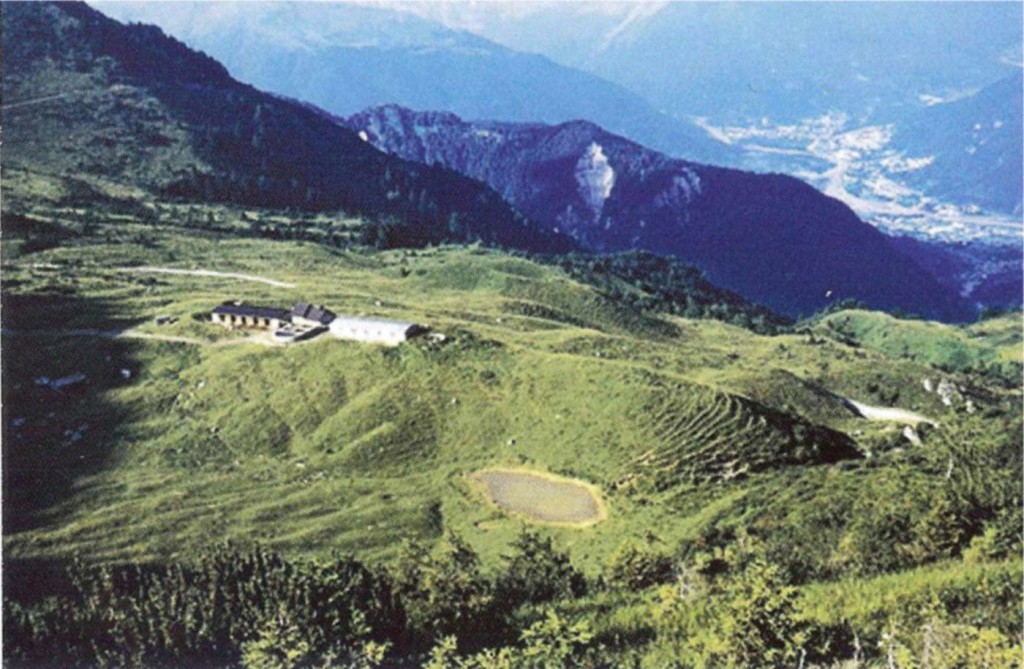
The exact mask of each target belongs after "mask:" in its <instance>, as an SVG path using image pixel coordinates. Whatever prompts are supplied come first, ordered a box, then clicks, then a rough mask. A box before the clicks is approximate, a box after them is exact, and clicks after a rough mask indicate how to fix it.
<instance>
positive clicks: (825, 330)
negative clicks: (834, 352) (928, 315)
mask: <svg viewBox="0 0 1024 669" xmlns="http://www.w3.org/2000/svg"><path fill="white" fill-rule="evenodd" d="M814 331H815V332H817V333H820V334H827V335H830V336H832V337H835V338H838V339H841V340H842V341H845V342H847V343H850V344H853V345H856V346H861V347H864V348H866V349H869V350H872V351H877V352H879V353H882V354H884V355H885V356H887V357H890V358H905V359H909V360H916V361H920V362H923V363H925V364H928V365H931V366H934V367H939V368H941V369H943V370H946V371H949V372H966V371H974V372H980V373H983V374H988V375H991V376H993V377H1001V378H1005V379H1007V380H1008V381H1009V382H1010V383H1016V382H1017V381H1019V380H1020V375H1021V363H1022V362H1024V339H1022V336H1021V334H1022V333H1021V314H1020V313H1019V312H1016V313H1010V314H1007V315H1004V316H999V317H996V318H991V319H988V320H985V321H981V322H979V323H976V324H973V325H968V326H962V327H957V326H951V325H945V324H942V323H934V322H930V321H920V320H906V319H899V318H895V317H893V316H889V315H888V314H882V313H878V312H868V311H859V310H847V311H840V312H838V313H834V314H829V315H827V316H825V317H823V318H820V319H818V320H817V321H816V322H815V324H814Z"/></svg>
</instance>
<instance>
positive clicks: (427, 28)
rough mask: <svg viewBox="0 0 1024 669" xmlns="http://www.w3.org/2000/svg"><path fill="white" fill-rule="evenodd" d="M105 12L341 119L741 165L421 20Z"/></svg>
mask: <svg viewBox="0 0 1024 669" xmlns="http://www.w3.org/2000/svg"><path fill="white" fill-rule="evenodd" d="M94 4H96V6H98V7H100V8H101V9H102V10H103V11H105V12H108V13H109V14H110V15H111V16H113V17H115V18H120V19H122V20H133V21H145V22H147V23H153V24H156V25H159V26H161V27H162V28H163V29H165V30H167V31H168V32H169V33H170V34H172V35H174V36H175V37H177V38H178V39H181V40H182V41H183V42H185V43H186V44H188V45H189V46H191V47H193V48H196V49H202V50H203V51H205V52H206V53H208V54H210V55H212V56H213V57H214V58H217V59H218V60H219V61H221V62H222V63H224V65H225V66H226V67H227V69H228V71H230V72H231V74H232V75H233V76H235V77H237V78H238V79H240V80H242V81H245V82H247V83H250V84H252V85H255V86H258V87H259V88H261V89H263V90H266V91H271V92H274V93H278V94H281V95H286V96H289V97H292V98H295V99H298V100H303V101H306V102H309V103H312V104H315V105H317V106H318V107H321V108H323V109H325V110H327V111H329V112H331V113H334V114H340V115H348V114H352V113H355V112H358V111H360V110H362V109H366V108H367V107H371V106H375V105H380V104H388V103H395V104H400V105H403V106H406V107H411V108H416V109H439V110H447V111H451V112H453V113H456V114H458V115H460V116H462V117H463V118H473V119H492V118H500V119H503V120H508V121H536V122H545V123H559V122H563V121H569V120H574V119H587V120H591V121H593V122H595V123H599V124H600V125H602V126H604V127H606V128H609V129H611V130H612V131H614V132H618V133H620V134H623V135H626V136H628V137H631V138H634V139H636V140H637V141H641V142H644V143H645V144H647V145H650V146H653V147H656V148H657V149H659V150H661V151H664V152H667V153H669V154H671V155H676V156H686V157H689V158H692V159H697V160H704V161H708V162H714V163H719V164H729V163H732V162H735V161H736V160H738V153H737V152H735V150H734V149H732V148H731V147H728V146H726V145H724V144H722V143H720V142H717V141H715V140H713V139H712V138H710V137H709V136H708V135H707V134H706V133H705V132H704V131H703V130H701V129H700V128H699V127H697V126H696V125H694V124H693V123H692V122H690V121H689V120H679V119H675V118H672V117H670V116H668V115H667V114H664V113H661V112H659V111H657V110H655V109H654V108H653V107H651V105H650V104H649V103H648V102H646V101H645V100H644V99H643V98H641V97H640V96H639V95H637V94H636V93H633V92H631V91H629V90H627V89H626V88H624V87H622V86H620V85H617V84H613V83H611V82H609V81H607V80H604V79H601V78H600V77H598V76H595V75H593V74H590V73H587V72H583V71H581V70H577V69H572V68H568V67H564V66H562V65H558V64H557V63H555V62H553V61H551V60H549V59H548V58H546V57H544V56H541V55H538V54H531V53H523V52H520V51H516V50H512V49H509V48H506V47H503V46H501V45H499V44H496V43H494V42H492V41H489V40H486V39H484V38H481V37H478V36H476V35H473V34H471V33H469V32H465V31H456V30H450V29H448V28H445V27H444V26H443V25H441V24H439V23H436V22H434V21H428V20H424V19H421V18H418V17H416V16H413V15H410V14H405V13H401V12H395V11H389V10H386V9H381V8H377V7H367V6H360V5H356V4H352V3H325V2H307V3H302V2H265V3H251V2H214V3H205V2H170V3H162V2H161V3H152V2H109V3H94Z"/></svg>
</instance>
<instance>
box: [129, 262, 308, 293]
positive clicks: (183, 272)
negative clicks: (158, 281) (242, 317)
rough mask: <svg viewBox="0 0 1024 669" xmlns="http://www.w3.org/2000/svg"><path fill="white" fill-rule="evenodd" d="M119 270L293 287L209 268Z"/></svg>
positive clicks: (282, 282)
mask: <svg viewBox="0 0 1024 669" xmlns="http://www.w3.org/2000/svg"><path fill="white" fill-rule="evenodd" d="M118 271H119V272H143V273H146V274H177V275H179V276H204V277H214V278H219V279H237V280H238V281H251V282H252V283H263V284H266V285H268V286H273V287H275V288H294V287H295V284H294V283H286V282H284V281H277V280H275V279H268V278H266V277H263V276H256V275H254V274H237V273H235V272H216V271H214V270H211V269H181V268H178V267H149V266H142V267H119V268H118Z"/></svg>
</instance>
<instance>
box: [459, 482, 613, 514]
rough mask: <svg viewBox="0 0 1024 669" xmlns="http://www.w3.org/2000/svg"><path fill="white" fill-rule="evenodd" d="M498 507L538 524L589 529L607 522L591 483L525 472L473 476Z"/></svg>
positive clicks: (599, 497)
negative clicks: (588, 526) (599, 523)
mask: <svg viewBox="0 0 1024 669" xmlns="http://www.w3.org/2000/svg"><path fill="white" fill-rule="evenodd" d="M470 479H471V480H472V481H473V482H475V483H476V484H478V485H479V487H480V488H481V489H482V491H483V492H484V494H486V495H487V497H488V498H490V500H491V501H492V502H494V504H495V505H497V506H498V507H499V508H501V509H503V510H505V511H511V512H513V513H517V514H520V515H523V516H526V517H527V518H528V519H530V520H533V521H536V522H539V523H551V524H558V525H575V526H580V527H583V526H587V525H592V524H594V523H596V522H599V521H601V520H604V518H605V515H606V514H605V508H604V502H603V501H602V499H601V495H600V493H599V492H598V490H597V488H596V487H595V486H593V485H591V484H589V483H585V482H583V481H578V480H575V479H569V478H563V477H561V476H555V475H553V474H547V473H544V472H533V471H528V470H522V469H482V470H480V471H477V472H474V473H473V474H471V475H470Z"/></svg>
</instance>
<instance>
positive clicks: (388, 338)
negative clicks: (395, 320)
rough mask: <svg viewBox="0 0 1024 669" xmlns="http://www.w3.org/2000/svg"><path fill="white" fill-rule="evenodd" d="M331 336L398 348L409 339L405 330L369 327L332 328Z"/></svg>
mask: <svg viewBox="0 0 1024 669" xmlns="http://www.w3.org/2000/svg"><path fill="white" fill-rule="evenodd" d="M330 331H331V334H332V335H334V336H335V337H337V338H339V339H351V340H353V341H363V342H368V343H372V344H386V345H388V346H397V345H398V344H401V343H402V342H404V341H407V340H408V339H409V337H408V335H407V331H406V329H405V328H403V329H398V328H388V327H377V326H373V325H369V326H367V327H361V326H359V325H355V326H347V325H346V326H344V327H340V326H336V327H331V328H330Z"/></svg>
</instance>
